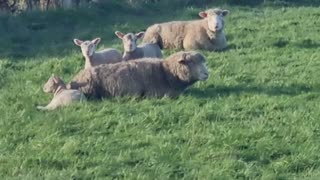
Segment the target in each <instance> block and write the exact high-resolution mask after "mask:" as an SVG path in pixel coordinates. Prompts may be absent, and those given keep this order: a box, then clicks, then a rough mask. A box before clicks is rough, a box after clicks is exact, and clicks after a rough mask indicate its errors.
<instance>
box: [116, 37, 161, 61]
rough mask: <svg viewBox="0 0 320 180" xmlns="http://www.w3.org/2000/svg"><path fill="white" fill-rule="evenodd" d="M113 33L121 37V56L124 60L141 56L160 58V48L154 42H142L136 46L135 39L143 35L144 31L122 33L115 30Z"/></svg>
mask: <svg viewBox="0 0 320 180" xmlns="http://www.w3.org/2000/svg"><path fill="white" fill-rule="evenodd" d="M115 34H116V35H117V36H118V38H120V39H122V42H123V46H124V53H123V56H122V58H123V60H124V61H128V60H132V59H139V58H143V57H156V58H162V53H161V49H160V47H159V46H158V44H156V43H144V44H141V45H139V46H137V40H138V39H140V38H142V37H143V35H144V32H139V33H137V34H133V33H128V34H123V33H122V32H120V31H116V32H115Z"/></svg>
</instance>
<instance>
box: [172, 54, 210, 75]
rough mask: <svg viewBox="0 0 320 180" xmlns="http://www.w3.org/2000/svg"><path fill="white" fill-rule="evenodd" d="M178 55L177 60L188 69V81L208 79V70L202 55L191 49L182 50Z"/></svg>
mask: <svg viewBox="0 0 320 180" xmlns="http://www.w3.org/2000/svg"><path fill="white" fill-rule="evenodd" d="M180 55H181V56H180ZM180 55H179V56H180V57H179V60H178V61H179V63H180V64H182V65H183V66H185V67H186V68H187V69H188V70H187V71H188V76H189V77H188V79H189V80H190V81H198V80H199V81H205V80H207V79H208V77H209V72H208V69H207V66H206V62H205V58H204V56H203V55H201V54H200V53H197V52H193V51H190V52H182V53H180Z"/></svg>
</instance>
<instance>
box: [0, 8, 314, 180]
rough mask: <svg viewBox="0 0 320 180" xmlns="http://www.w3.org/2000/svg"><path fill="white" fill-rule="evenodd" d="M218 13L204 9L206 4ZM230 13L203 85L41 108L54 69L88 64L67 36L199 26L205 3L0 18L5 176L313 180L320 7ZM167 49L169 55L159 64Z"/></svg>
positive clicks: (67, 75) (106, 41)
mask: <svg viewBox="0 0 320 180" xmlns="http://www.w3.org/2000/svg"><path fill="white" fill-rule="evenodd" d="M212 6H213V5H210V4H209V5H207V7H212ZM220 7H222V8H225V9H228V10H230V15H229V16H228V17H226V20H225V21H226V27H225V33H226V35H227V39H228V49H227V50H226V51H223V52H207V51H202V53H203V54H204V55H205V56H206V57H207V65H208V67H209V71H210V77H209V79H208V80H207V81H206V82H201V83H197V84H195V85H194V86H192V87H191V88H189V89H188V90H187V91H186V92H185V93H183V94H182V95H181V96H180V97H179V98H177V99H170V98H161V99H156V98H149V99H143V98H132V97H122V98H114V99H104V100H101V101H98V100H96V101H89V102H87V103H83V104H75V105H73V106H70V107H66V108H61V109H58V110H56V111H53V112H41V111H38V110H36V108H35V107H36V105H39V104H46V103H48V102H49V100H50V99H51V98H52V96H51V95H48V94H45V93H44V92H43V91H42V86H43V84H44V83H45V82H46V81H47V79H48V78H49V77H50V75H51V74H52V73H55V74H57V75H59V76H61V77H62V78H63V79H64V80H65V81H66V82H68V81H69V80H70V79H71V78H72V76H73V75H74V74H76V73H77V72H78V71H79V70H80V69H82V68H83V66H84V60H83V58H82V55H81V52H80V49H79V48H78V47H76V46H75V45H74V44H73V42H72V39H73V38H79V39H93V38H95V37H101V38H102V42H101V44H100V45H99V47H98V49H102V48H103V47H113V48H118V49H122V44H121V43H122V42H121V41H120V40H119V39H118V38H117V37H116V36H115V35H114V32H115V31H116V30H120V31H122V32H129V31H135V32H138V31H141V30H143V29H146V28H147V27H148V26H149V25H151V24H153V23H156V22H165V21H171V20H189V19H197V18H198V16H197V14H198V12H199V11H201V10H204V9H206V7H192V6H190V7H180V8H178V9H175V10H173V9H171V8H168V9H166V8H161V7H153V6H150V7H148V8H139V7H137V8H130V7H126V6H122V5H121V4H114V5H113V6H109V5H108V4H107V5H106V6H100V7H92V8H89V9H79V10H69V11H61V10H57V11H50V12H32V13H23V14H21V15H18V16H1V17H0V34H1V35H0V102H1V103H0V177H2V178H3V179H318V177H319V176H320V153H319V150H320V103H319V102H320V80H319V77H320V71H319V70H320V8H319V7H312V6H295V7H291V6H286V7H278V6H262V7H245V6H220ZM173 52H174V50H165V51H164V54H165V56H168V55H169V54H171V53H173Z"/></svg>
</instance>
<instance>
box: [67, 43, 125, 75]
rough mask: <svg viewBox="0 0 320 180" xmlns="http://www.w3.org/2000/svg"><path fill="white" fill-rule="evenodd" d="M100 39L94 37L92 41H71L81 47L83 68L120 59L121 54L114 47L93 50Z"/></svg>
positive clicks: (115, 61)
mask: <svg viewBox="0 0 320 180" xmlns="http://www.w3.org/2000/svg"><path fill="white" fill-rule="evenodd" d="M100 41H101V38H95V39H94V40H92V41H81V40H79V39H74V40H73V42H74V44H76V45H77V46H80V47H81V51H82V55H83V56H84V58H85V60H86V61H85V66H84V68H85V69H86V68H90V67H93V66H98V65H100V64H110V63H117V62H120V61H122V57H121V54H120V53H119V51H117V50H116V49H112V48H108V49H104V50H101V51H99V52H95V49H96V46H97V45H98V44H99V42H100Z"/></svg>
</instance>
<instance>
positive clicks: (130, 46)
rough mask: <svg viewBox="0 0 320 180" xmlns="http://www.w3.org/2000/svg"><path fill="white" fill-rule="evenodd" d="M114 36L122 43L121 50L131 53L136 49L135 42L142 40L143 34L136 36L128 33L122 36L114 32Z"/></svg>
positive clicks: (118, 32) (120, 33)
mask: <svg viewBox="0 0 320 180" xmlns="http://www.w3.org/2000/svg"><path fill="white" fill-rule="evenodd" d="M115 34H116V35H117V36H118V38H120V39H121V40H122V42H123V48H124V51H125V52H133V51H134V50H136V48H137V46H138V45H137V40H138V39H140V38H142V37H143V35H144V32H139V33H137V34H133V33H128V34H123V33H122V32H120V31H116V32H115Z"/></svg>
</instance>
